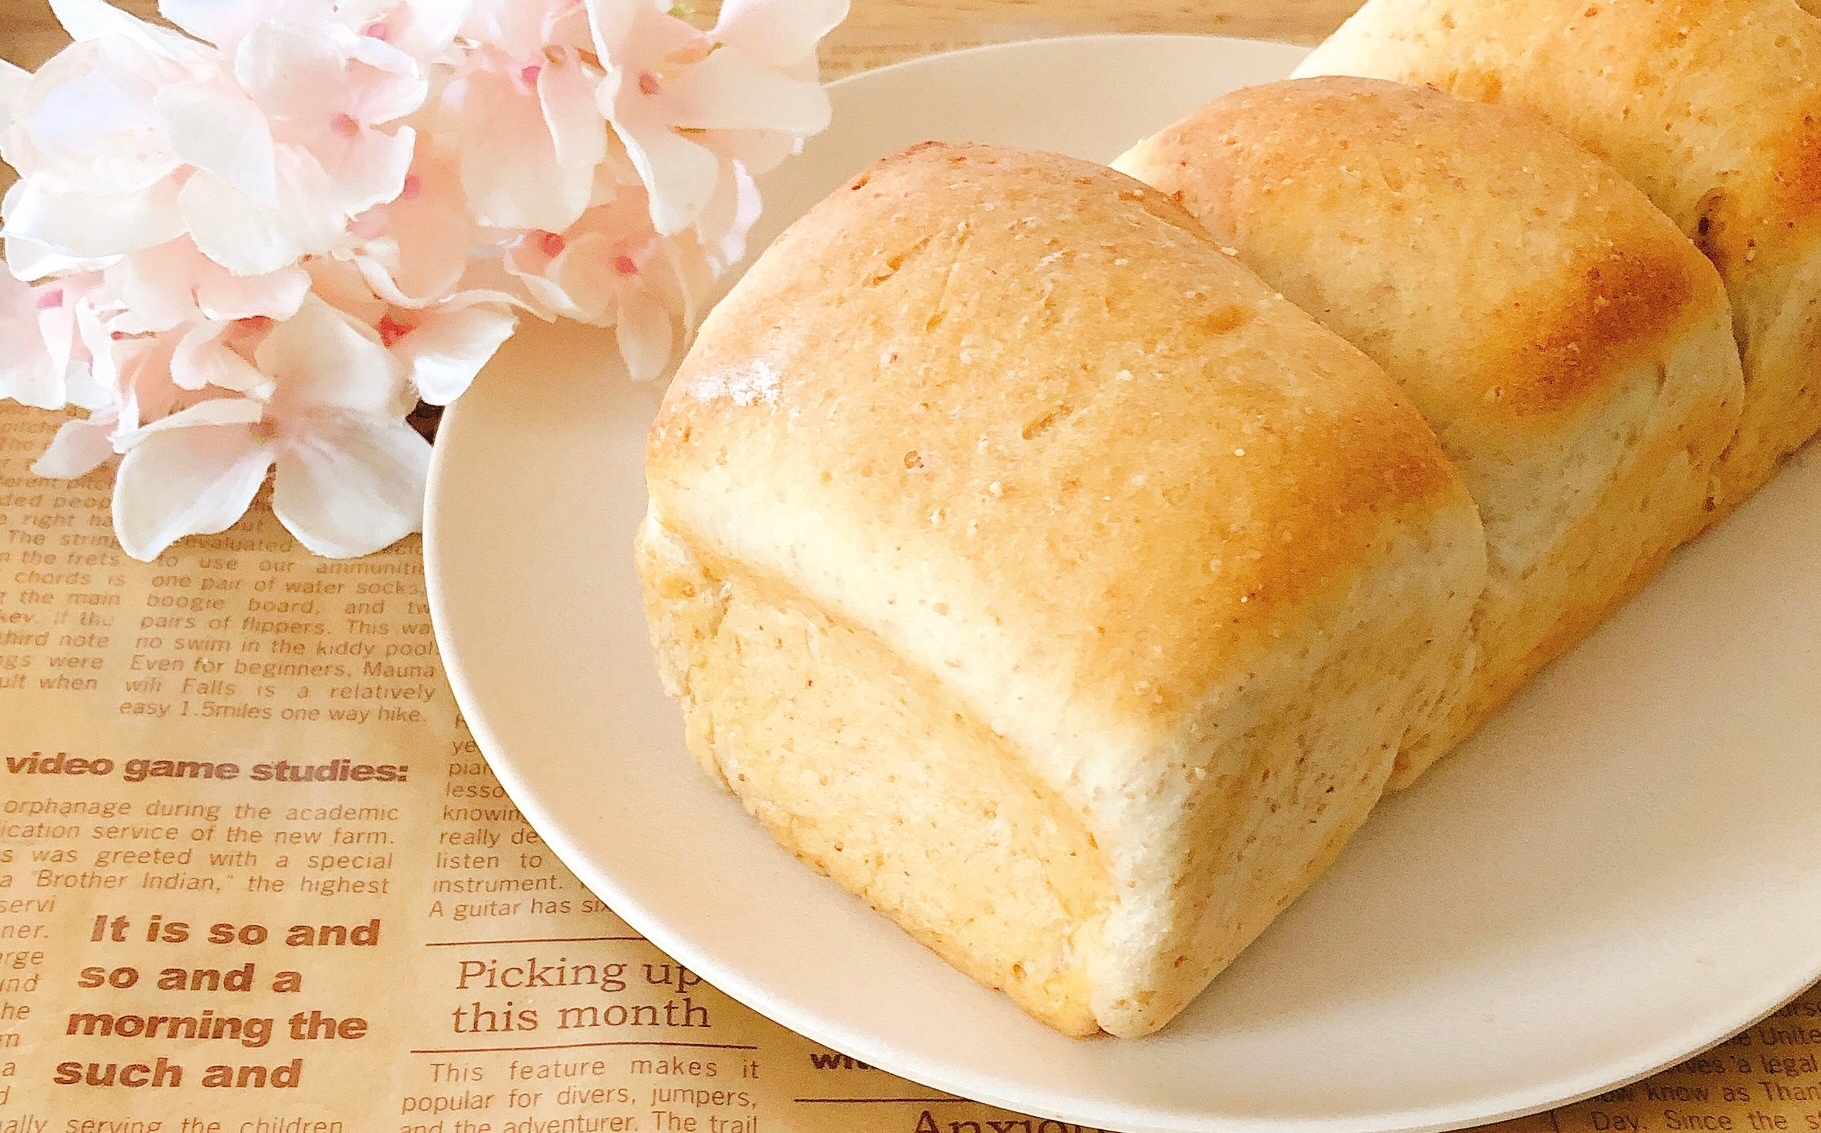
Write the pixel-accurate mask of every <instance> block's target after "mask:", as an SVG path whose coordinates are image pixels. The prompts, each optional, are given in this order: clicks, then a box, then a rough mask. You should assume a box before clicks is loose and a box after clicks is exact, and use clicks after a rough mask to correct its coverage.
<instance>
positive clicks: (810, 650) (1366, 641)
mask: <svg viewBox="0 0 1821 1133" xmlns="http://www.w3.org/2000/svg"><path fill="white" fill-rule="evenodd" d="M1647 443H1655V442H1654V441H1651V442H1647ZM1678 443H1679V442H1678ZM647 470H648V478H649V483H650V492H651V501H650V510H649V513H648V516H647V518H646V521H645V524H644V526H643V528H642V530H641V532H640V535H639V539H638V546H637V556H638V564H639V570H640V574H641V578H642V580H643V583H644V586H645V593H646V602H647V609H648V614H649V618H650V624H651V629H652V637H653V640H654V643H655V645H656V650H657V654H658V658H659V666H660V669H661V672H662V675H663V678H664V681H665V684H666V687H667V689H668V690H669V692H670V693H671V694H672V695H673V696H674V697H676V698H677V699H678V700H679V701H681V703H682V705H683V708H684V711H685V715H686V719H687V737H688V743H689V746H690V748H691V750H692V751H693V752H694V753H695V755H696V756H697V757H698V758H699V759H700V761H701V762H702V764H703V765H704V766H705V767H706V768H707V769H708V771H709V772H710V774H712V775H714V776H716V777H717V778H719V779H720V780H721V781H723V782H724V783H725V784H726V785H727V786H728V787H729V788H730V789H731V790H732V791H733V792H734V794H735V795H737V796H738V797H739V799H740V800H741V802H742V803H744V805H745V806H746V808H747V809H748V810H750V811H751V812H752V813H753V814H754V815H756V816H757V818H758V819H759V820H760V821H761V822H762V823H763V824H764V825H765V826H766V827H767V828H768V829H769V830H770V831H771V832H772V834H773V835H774V836H775V837H776V838H777V839H778V841H779V842H780V843H782V844H783V845H784V846H786V847H787V848H789V849H790V850H792V851H793V852H795V853H796V854H797V855H798V856H799V857H801V858H802V859H803V860H804V861H806V862H808V863H809V864H811V865H813V866H815V867H816V868H817V869H820V870H822V871H824V872H825V873H827V874H828V875H830V876H831V877H833V878H834V879H835V880H836V881H838V882H839V883H840V884H841V885H843V886H844V887H846V888H847V889H849V890H850V891H852V892H854V893H857V894H859V895H860V896H861V897H862V898H864V899H865V900H866V901H867V902H869V903H870V904H871V905H872V906H873V907H875V908H876V909H878V910H880V911H881V912H883V913H885V914H886V915H887V916H890V917H892V918H893V919H894V920H896V921H897V923H899V924H900V925H902V926H903V927H904V928H905V929H906V930H908V931H909V932H910V933H911V934H913V935H914V936H916V937H917V938H918V939H920V940H922V941H923V942H925V943H926V944H928V945H929V946H930V947H931V948H933V949H935V950H936V951H937V952H938V953H940V954H941V955H942V956H944V957H945V958H947V959H948V960H949V961H950V962H951V963H953V964H954V965H955V966H956V967H958V968H960V969H961V970H962V971H963V972H965V973H967V974H968V975H970V976H972V977H973V978H975V979H976V980H979V981H980V982H982V983H985V984H987V985H989V986H992V987H998V988H1003V989H1004V990H1005V991H1006V992H1008V993H1009V994H1010V995H1011V997H1012V998H1013V999H1014V1000H1016V1001H1017V1002H1018V1003H1019V1004H1020V1005H1021V1006H1023V1007H1024V1008H1025V1009H1026V1010H1027V1011H1029V1012H1030V1013H1031V1014H1033V1015H1035V1016H1036V1017H1038V1018H1039V1019H1042V1020H1044V1021H1045V1022H1047V1023H1050V1024H1051V1025H1053V1026H1055V1027H1057V1028H1060V1029H1061V1030H1063V1031H1066V1032H1069V1033H1071V1034H1088V1033H1092V1032H1094V1031H1097V1030H1106V1031H1109V1032H1112V1033H1113V1034H1116V1035H1142V1034H1145V1033H1148V1032H1150V1031H1153V1030H1155V1029H1156V1028H1158V1027H1159V1026H1161V1025H1163V1024H1164V1023H1165V1022H1166V1021H1168V1020H1169V1019H1170V1018H1171V1017H1172V1016H1173V1015H1175V1014H1176V1013H1177V1012H1178V1011H1179V1010H1180V1009H1181V1008H1182V1007H1183V1006H1184V1005H1185V1004H1186V1003H1187V1002H1188V1001H1189V1000H1190V999H1191V998H1192V997H1194V996H1195V995H1196V993H1197V992H1199V991H1200V990H1201V989H1202V987H1203V986H1205V985H1206V984H1207V982H1208V981H1209V980H1210V979H1211V978H1212V977H1213V976H1214V974H1215V973H1216V972H1218V971H1219V970H1220V969H1221V968H1222V967H1224V966H1225V965H1226V964H1227V963H1228V962H1229V961H1231V960H1232V959H1233V957H1234V956H1235V955H1236V954H1237V953H1238V952H1239V951H1240V950H1241V949H1242V948H1244V947H1245V946H1246V944H1247V943H1248V942H1250V941H1251V940H1252V939H1253V938H1254V937H1255V936H1256V935H1257V934H1258V933H1259V932H1260V931H1261V930H1262V929H1263V928H1264V927H1265V925H1266V924H1267V923H1269V922H1270V921H1271V919H1272V918H1273V917H1275V916H1276V915H1277V913H1278V912H1279V911H1281V910H1282V909H1283V908H1284V907H1285V906H1286V905H1287V904H1289V902H1290V901H1291V900H1293V899H1294V898H1295V897H1296V896H1297V894H1298V893H1300V892H1301V891H1302V890H1303V889H1304V888H1305V887H1306V886H1307V885H1308V884H1309V883H1310V882H1311V881H1312V880H1313V879H1314V878H1315V877H1316V876H1318V875H1319V874H1320V873H1321V872H1322V870H1323V869H1324V868H1325V867H1326V866H1327V865H1328V863H1329V862H1330V861H1331V860H1332V859H1333V858H1334V856H1335V855H1336V853H1337V852H1338V851H1339V850H1340V848H1341V846H1342V844H1343V843H1344V842H1345V841H1346V839H1347V838H1348V836H1349V835H1350V834H1351V833H1352V832H1353V831H1354V829H1355V828H1356V827H1357V826H1358V825H1359V824H1360V822H1361V821H1362V820H1363V819H1364V818H1365V816H1366V813H1367V811H1368V810H1369V809H1370V808H1371V807H1372V806H1373V804H1374V803H1375V802H1376V800H1377V799H1378V798H1379V796H1380V793H1381V791H1382V788H1383V786H1384V783H1385V781H1386V779H1387V777H1388V776H1389V775H1390V773H1391V770H1392V766H1393V762H1394V758H1395V754H1396V749H1397V746H1398V744H1399V742H1400V739H1401V737H1402V736H1403V734H1404V732H1405V731H1406V730H1407V729H1408V726H1409V721H1410V720H1411V719H1412V718H1414V717H1416V716H1418V715H1420V714H1421V713H1422V712H1423V711H1425V710H1426V707H1427V706H1430V705H1433V704H1434V703H1435V702H1436V700H1437V699H1438V697H1439V696H1440V694H1441V692H1442V690H1443V689H1444V687H1445V686H1446V683H1447V682H1448V681H1449V680H1450V679H1452V677H1453V674H1454V671H1455V669H1456V668H1457V667H1458V665H1459V662H1460V658H1461V656H1462V655H1463V654H1464V652H1465V651H1466V648H1467V646H1466V642H1467V633H1468V622H1469V619H1470V616H1471V613H1472V610H1473V607H1474V604H1475V602H1476V600H1477V599H1478V597H1479V595H1480V593H1481V592H1482V590H1483V588H1484V585H1485V577H1486V575H1485V570H1486V567H1485V538H1484V534H1483V532H1482V530H1481V527H1480V522H1479V519H1478V516H1477V513H1476V511H1475V508H1474V505H1473V503H1472V500H1471V499H1470V498H1469V495H1468V493H1467V490H1466V488H1465V486H1464V485H1463V483H1462V480H1461V477H1460V475H1459V474H1458V473H1457V472H1456V470H1455V469H1454V467H1453V465H1452V464H1451V463H1450V462H1449V461H1448V459H1447V458H1446V457H1445V456H1444V454H1443V452H1442V450H1441V447H1440V446H1439V444H1438V443H1437V441H1436V439H1435V436H1434V434H1433V432H1432V431H1431V430H1430V428H1429V426H1428V425H1427V424H1426V423H1425V422H1424V420H1423V418H1422V417H1421V415H1420V414H1419V413H1418V412H1417V410H1416V408H1415V407H1414V406H1413V405H1412V404H1411V402H1410V400H1409V399H1408V398H1407V397H1406V395H1405V394H1404V393H1403V392H1402V391H1401V390H1400V389H1399V388H1398V386H1397V385H1396V383H1394V382H1393V381H1391V380H1390V378H1388V377H1387V376H1386V374H1385V373H1384V372H1383V371H1382V370H1381V369H1380V368H1379V367H1378V366H1377V365H1376V364H1374V363H1373V362H1372V361H1370V360H1369V359H1368V358H1367V357H1366V356H1365V355H1363V354H1361V353H1360V352H1359V351H1357V350H1355V349H1354V348H1353V347H1351V346H1349V345H1348V344H1347V343H1346V342H1344V341H1343V340H1342V339H1341V338H1339V337H1338V336H1336V335H1334V334H1333V333H1331V332H1330V331H1328V330H1326V329H1324V328H1323V327H1322V326H1321V325H1320V324H1318V323H1317V322H1316V321H1315V320H1314V319H1312V318H1310V317H1309V316H1308V315H1306V314H1304V313H1303V312H1302V311H1300V310H1298V309H1297V308H1296V307H1295V306H1293V305H1291V304H1290V303H1289V302H1287V301H1285V300H1284V299H1283V298H1281V297H1279V296H1276V295H1274V294H1273V293H1272V292H1271V291H1270V289H1269V288H1267V287H1266V286H1265V285H1264V284H1262V283H1261V282H1260V281H1259V280H1258V279H1257V277H1256V276H1254V275H1253V274H1252V273H1251V272H1250V271H1249V270H1247V269H1246V268H1244V267H1243V266H1241V265H1240V264H1238V263H1237V262H1235V261H1234V260H1232V259H1231V258H1229V257H1228V256H1226V255H1224V254H1223V253H1222V252H1221V251H1220V250H1219V249H1218V247H1217V246H1216V245H1215V244H1213V243H1212V242H1211V241H1210V240H1209V239H1208V238H1207V235H1206V233H1205V232H1204V231H1203V230H1202V229H1201V227H1200V226H1199V225H1198V224H1197V223H1196V222H1195V221H1194V220H1193V219H1192V218H1191V217H1190V216H1189V215H1188V214H1187V213H1185V212H1184V211H1182V210H1181V209H1180V208H1179V207H1178V206H1177V205H1175V204H1174V203H1172V202H1171V201H1170V200H1169V199H1168V197H1167V196H1166V195H1165V194H1162V193H1158V192H1156V191H1153V190H1150V189H1147V188H1145V187H1143V186H1141V185H1140V184H1138V183H1137V182H1136V181H1133V180H1131V179H1129V178H1127V177H1125V176H1123V175H1121V174H1118V173H1115V172H1112V171H1109V170H1106V169H1104V168H1101V167H1098V166H1094V165H1091V164H1088V163H1084V162H1080V161H1075V160H1072V159H1067V158H1062V157H1055V156H1049V155H1036V154H1024V153H1019V152H1015V151H1009V150H1004V149H998V148H992V147H986V146H943V145H934V144H931V145H925V146H922V147H918V148H916V149H913V150H911V151H907V152H905V153H903V154H900V155H898V156H896V157H894V158H891V159H888V160H886V161H885V162H883V163H881V164H879V165H877V166H875V167H873V168H872V169H870V170H869V171H867V172H866V173H864V174H862V175H861V176H859V177H857V178H855V179H854V180H853V181H852V182H851V183H849V184H848V185H846V186H845V187H844V188H842V189H839V190H837V191H836V192H835V193H834V194H833V195H832V196H831V197H830V198H828V199H827V200H825V201H824V202H823V203H821V204H820V205H818V206H817V207H816V208H815V209H813V210H812V211H811V212H810V213H809V214H808V215H807V216H805V217H804V218H803V219H801V220H800V221H798V222H797V223H796V224H795V225H794V226H793V227H792V228H791V229H790V230H789V231H788V232H787V233H785V234H784V235H783V236H782V237H780V238H779V240H778V241H777V242H776V243H775V244H774V245H773V246H772V247H771V248H770V249H769V250H768V251H767V252H766V253H765V254H764V255H763V256H762V257H761V258H760V259H759V261H758V262H757V263H756V264H755V265H754V266H753V267H752V269H751V270H750V271H749V272H748V273H747V275H746V276H745V277H744V278H743V279H742V280H741V281H740V283H739V284H738V286H736V287H735V288H734V290H733V292H732V293H731V294H730V295H729V296H728V297H727V299H725V300H724V301H723V302H722V303H721V304H720V305H719V306H718V307H717V308H716V309H715V310H714V312H713V313H712V314H711V315H710V317H709V318H708V320H707V321H706V323H705V324H704V325H703V327H702V330H701V334H700V337H699V339H698V341H697V342H696V344H695V346H694V348H693V349H692V350H691V352H690V354H689V356H688V358H687V360H686V361H685V362H684V364H683V367H682V369H681V371H680V372H679V373H678V375H677V377H676V378H675V380H674V382H673V383H672V385H671V387H670V389H669V391H668V393H667V395H666V397H665V399H664V403H663V406H662V408H661V410H660V411H659V415H658V418H657V420H656V423H655V424H654V426H653V428H652V432H651V436H650V444H649V449H648V463H647Z"/></svg>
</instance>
